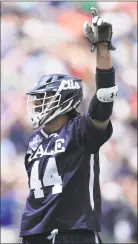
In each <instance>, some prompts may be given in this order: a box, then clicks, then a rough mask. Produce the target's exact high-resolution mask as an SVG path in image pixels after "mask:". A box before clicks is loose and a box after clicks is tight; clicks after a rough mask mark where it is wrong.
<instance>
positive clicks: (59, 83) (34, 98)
mask: <svg viewBox="0 0 138 244" xmlns="http://www.w3.org/2000/svg"><path fill="white" fill-rule="evenodd" d="M59 76H60V77H61V75H51V76H47V75H46V76H43V77H42V78H41V79H40V81H39V82H38V83H37V84H36V85H35V87H34V88H33V89H32V90H31V91H30V92H29V93H28V100H27V106H28V112H29V117H30V118H31V120H32V123H33V127H34V129H36V128H38V127H40V126H42V125H46V124H47V123H49V122H50V121H51V120H53V119H54V118H56V117H57V116H59V115H61V114H65V113H67V112H68V111H71V110H72V109H75V108H77V107H78V106H79V104H80V102H81V100H82V97H83V94H82V85H81V84H80V83H81V80H80V79H77V78H74V77H69V76H67V75H62V79H59ZM49 77H50V78H51V80H50V78H49ZM65 77H66V80H65ZM63 78H64V79H63ZM69 78H70V79H71V78H72V79H71V82H72V83H71V84H73V82H74V84H75V85H76V87H77V88H75V86H74V88H73V87H69V88H68V87H67V85H68V80H69ZM73 79H75V81H73ZM49 80H50V82H49ZM78 81H79V82H78ZM69 82H70V80H69ZM64 83H65V84H66V86H65V87H64ZM69 84H70V83H69ZM61 87H62V89H61Z"/></svg>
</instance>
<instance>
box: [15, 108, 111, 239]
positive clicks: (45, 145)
mask: <svg viewBox="0 0 138 244" xmlns="http://www.w3.org/2000/svg"><path fill="white" fill-rule="evenodd" d="M111 134H112V125H111V123H109V124H108V126H107V129H106V130H101V129H97V128H96V127H94V126H93V125H92V122H91V119H90V118H89V116H88V113H85V114H84V115H83V116H77V117H76V118H74V119H72V120H70V121H69V122H68V123H67V124H66V125H65V126H64V127H63V128H62V129H61V130H60V131H59V132H58V133H53V134H49V135H48V134H46V133H45V132H44V131H43V130H42V129H41V130H39V131H37V132H36V133H35V134H34V135H33V136H32V137H31V139H30V141H29V145H28V150H27V153H26V156H25V167H26V171H27V174H28V179H29V188H30V194H29V196H28V198H27V201H26V206H25V209H24V213H23V216H22V221H21V231H20V236H25V235H32V234H37V233H44V232H47V231H51V230H53V229H59V230H71V229H73V230H74V229H92V230H95V231H100V215H101V197H100V186H99V154H98V151H99V148H100V146H101V145H103V143H105V142H106V141H107V140H108V139H109V138H110V136H111Z"/></svg>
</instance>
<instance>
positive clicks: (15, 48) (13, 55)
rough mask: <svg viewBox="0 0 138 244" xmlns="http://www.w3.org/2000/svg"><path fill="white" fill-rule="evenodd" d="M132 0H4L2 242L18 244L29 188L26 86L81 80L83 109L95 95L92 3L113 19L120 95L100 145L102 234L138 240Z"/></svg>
mask: <svg viewBox="0 0 138 244" xmlns="http://www.w3.org/2000/svg"><path fill="white" fill-rule="evenodd" d="M136 5H137V3H136V2H107V3H105V2H86V1H82V2H66V1H63V2H55V1H52V2H20V1H19V2H2V3H1V69H2V72H1V92H2V93H1V127H2V128H1V183H2V184H1V242H2V243H9V242H10V243H11V242H12V243H13V242H14V243H16V242H18V241H19V240H18V233H19V226H20V218H21V213H22V210H23V207H24V204H25V199H26V196H27V193H28V182H27V177H26V173H25V169H24V163H23V161H24V154H25V149H26V146H27V142H28V138H29V136H30V134H31V131H32V128H31V125H30V122H29V120H28V118H27V110H26V103H25V102H26V97H25V93H26V91H27V90H28V89H29V88H30V87H32V85H33V84H34V83H35V82H36V81H37V80H38V78H39V77H40V76H41V75H42V74H43V73H46V74H49V73H53V72H55V73H67V74H72V75H74V76H80V77H82V78H83V80H84V83H83V85H84V100H83V103H82V105H81V107H80V111H81V112H84V111H85V110H86V109H87V106H88V103H89V98H90V97H91V94H93V93H94V89H95V82H94V75H95V54H94V53H91V52H90V46H89V44H88V42H87V40H85V38H84V35H83V23H84V21H85V20H89V19H90V14H89V9H90V6H93V7H97V9H98V11H99V13H100V14H101V15H102V16H106V17H108V18H109V19H110V20H111V21H112V23H113V30H114V34H113V43H114V45H115V46H116V51H115V52H112V56H113V63H114V67H115V69H116V83H117V84H118V86H119V96H118V98H117V100H116V102H115V105H114V112H113V115H112V122H113V126H114V133H113V136H112V138H111V139H110V140H109V142H107V143H106V144H105V145H104V146H103V147H102V148H101V154H100V158H101V177H100V180H101V191H102V198H103V204H102V212H103V215H102V237H103V240H104V241H105V243H114V242H115V243H128V242H129V243H136V239H137V233H136V224H137V221H136V220H137V180H136V172H137V163H136V162H137V160H136V159H137V6H136Z"/></svg>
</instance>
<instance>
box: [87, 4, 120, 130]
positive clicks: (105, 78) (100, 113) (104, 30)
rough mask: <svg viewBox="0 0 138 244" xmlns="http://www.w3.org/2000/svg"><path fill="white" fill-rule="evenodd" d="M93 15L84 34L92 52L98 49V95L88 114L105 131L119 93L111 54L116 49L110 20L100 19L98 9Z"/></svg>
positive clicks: (92, 102) (93, 100) (94, 97)
mask: <svg viewBox="0 0 138 244" xmlns="http://www.w3.org/2000/svg"><path fill="white" fill-rule="evenodd" d="M92 15H93V20H92V24H91V25H90V24H89V23H88V22H86V23H85V24H84V33H85V36H86V37H87V38H88V40H89V41H90V43H91V45H92V51H94V50H95V49H96V93H95V95H94V96H93V98H92V99H91V102H90V105H89V109H88V112H89V116H90V118H91V121H92V123H93V124H94V125H95V126H96V127H98V128H101V129H105V128H106V127H107V125H108V122H109V119H110V116H111V114H112V109H113V102H114V99H115V98H116V97H117V93H118V89H117V86H116V85H115V70H114V68H113V64H112V57H111V54H110V51H111V50H115V48H114V47H113V45H112V42H111V38H112V25H111V23H110V22H109V20H107V19H104V18H101V17H99V16H98V13H97V11H96V9H92Z"/></svg>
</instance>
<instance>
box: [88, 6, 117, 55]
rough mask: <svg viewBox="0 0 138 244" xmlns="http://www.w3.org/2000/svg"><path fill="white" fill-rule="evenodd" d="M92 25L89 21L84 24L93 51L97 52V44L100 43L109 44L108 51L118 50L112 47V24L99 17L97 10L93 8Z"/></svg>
mask: <svg viewBox="0 0 138 244" xmlns="http://www.w3.org/2000/svg"><path fill="white" fill-rule="evenodd" d="M91 14H92V17H93V18H92V24H91V25H90V23H88V22H87V21H86V22H85V23H84V34H85V36H86V37H87V38H88V40H89V41H90V43H91V44H92V49H91V51H92V52H93V51H94V50H95V47H96V44H97V43H99V42H108V49H109V50H113V51H114V50H115V49H116V48H115V47H114V46H113V45H112V42H111V39H112V34H113V32H112V24H111V23H110V22H109V20H108V19H105V18H101V17H99V16H98V12H97V10H96V8H91Z"/></svg>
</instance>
